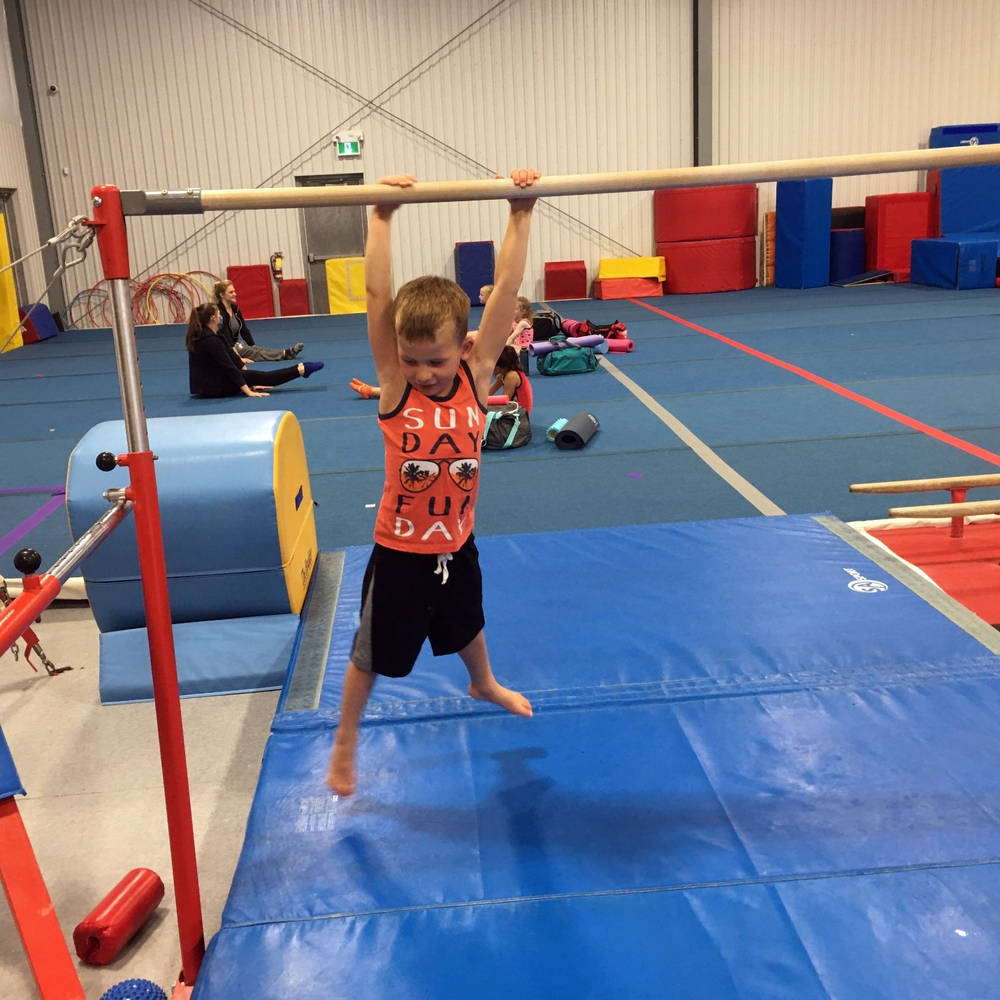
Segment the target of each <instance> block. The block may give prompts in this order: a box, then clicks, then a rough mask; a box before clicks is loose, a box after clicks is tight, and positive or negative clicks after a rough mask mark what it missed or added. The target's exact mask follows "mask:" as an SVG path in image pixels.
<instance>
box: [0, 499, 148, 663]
mask: <svg viewBox="0 0 1000 1000" xmlns="http://www.w3.org/2000/svg"><path fill="white" fill-rule="evenodd" d="M131 508H132V501H131V500H124V499H122V500H118V501H117V502H116V503H115V504H114V506H112V507H110V508H109V509H108V510H107V511H105V512H104V513H103V514H102V515H101V516H100V517H99V518H98V519H97V520H96V521H95V522H94V523H93V524H92V525H91V526H90V527H89V528H88V529H87V530H86V531H85V532H83V534H82V535H80V537H79V538H78V539H77V540H76V541H75V542H74V543H73V544H72V545H71V546H70V547H69V548H68V549H67V550H66V551H65V552H64V553H63V554H62V555H61V556H60V557H59V558H58V559H57V560H56V561H55V562H54V563H53V564H52V565H51V567H49V569H48V570H47V571H46V572H45V573H42V574H40V575H39V576H37V577H27V578H26V579H27V581H28V582H29V583H31V582H32V581H34V583H35V586H28V585H26V586H25V587H24V589H23V590H22V591H21V594H20V596H18V597H15V598H14V600H13V601H11V602H10V604H8V605H7V607H5V608H3V609H2V610H0V649H9V648H10V647H11V646H12V645H13V644H14V642H15V641H16V640H17V638H18V636H19V635H21V633H22V632H24V630H25V629H26V628H28V626H30V625H31V623H32V622H33V621H34V620H35V619H36V618H37V617H38V616H39V615H40V614H41V613H42V612H43V611H44V610H45V609H46V608H47V607H48V606H49V605H50V604H51V603H52V602H53V601H54V600H55V599H56V598H57V597H58V596H59V591H60V589H61V587H62V584H63V583H64V582H65V581H66V579H67V578H68V577H69V575H70V573H72V572H73V570H74V569H75V568H76V566H77V564H78V563H80V562H82V561H83V560H84V559H86V557H87V556H89V555H90V553H91V552H93V551H94V549H96V548H97V546H98V545H100V544H101V542H103V541H104V539H105V538H107V536H108V535H109V534H111V532H112V531H113V530H114V528H116V527H117V526H118V524H119V523H120V522H121V520H122V518H124V517H125V515H126V514H127V513H128V512H129V510H131Z"/></svg>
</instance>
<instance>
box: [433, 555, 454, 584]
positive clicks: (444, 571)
mask: <svg viewBox="0 0 1000 1000" xmlns="http://www.w3.org/2000/svg"><path fill="white" fill-rule="evenodd" d="M451 559H452V554H451V553H450V552H439V553H438V557H437V561H438V564H437V569H436V570H434V575H435V576H438V575H440V577H441V586H442V587H443V586H444V585H445V584H446V583H447V582H448V563H450V562H451Z"/></svg>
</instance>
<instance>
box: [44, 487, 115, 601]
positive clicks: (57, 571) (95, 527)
mask: <svg viewBox="0 0 1000 1000" xmlns="http://www.w3.org/2000/svg"><path fill="white" fill-rule="evenodd" d="M131 509H132V501H131V500H125V499H121V500H117V501H116V502H115V503H114V504H112V505H111V507H109V508H108V509H107V510H106V511H105V512H104V513H103V514H102V515H101V516H100V517H99V518H98V519H97V520H96V521H95V522H94V523H93V524H92V525H91V526H90V527H89V528H88V529H87V530H86V531H84V532H83V533H82V534H81V535H80V537H79V538H78V539H77V540H76V541H75V542H74V543H73V544H72V545H71V546H70V547H69V548H68V549H67V550H66V551H65V552H64V553H63V554H62V555H61V556H60V557H59V558H58V559H57V560H56V561H55V562H54V563H53V564H52V565H51V566H50V567H49V569H48V573H49V576H54V577H55V578H56V579H57V580H58V581H59V582H60V583H65V582H66V581H67V580H68V579H69V575H70V573H72V572H73V570H74V569H76V567H77V565H78V564H79V563H81V562H83V560H84V559H86V558H87V556H89V555H90V553H91V552H93V551H94V549H96V548H97V546H98V545H100V544H101V542H103V541H104V539H105V538H107V537H108V535H110V534H111V532H112V531H114V529H115V528H117V527H118V525H119V524H121V522H122V521H123V520H124V519H125V515H126V514H127V513H128V512H129V511H130V510H131Z"/></svg>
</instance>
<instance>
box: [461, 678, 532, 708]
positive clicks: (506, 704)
mask: <svg viewBox="0 0 1000 1000" xmlns="http://www.w3.org/2000/svg"><path fill="white" fill-rule="evenodd" d="M469 694H470V695H472V697H473V698H478V699H479V700H480V701H491V702H493V704H494V705H499V706H500V707H501V708H505V709H507V711H508V712H510V713H511V714H512V715H531V702H530V701H528V699H527V698H525V697H524V695H523V694H521V692H520V691H512V690H511V689H510V688H505V687H504V686H503V685H502V684H496V683H494V684H493V685H492V686H491V687H488V688H478V687H476V686H475V685H473V684H470V685H469Z"/></svg>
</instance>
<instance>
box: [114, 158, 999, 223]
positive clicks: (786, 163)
mask: <svg viewBox="0 0 1000 1000" xmlns="http://www.w3.org/2000/svg"><path fill="white" fill-rule="evenodd" d="M986 163H1000V144H995V143H986V144H982V145H978V146H947V147H944V148H941V149H909V150H902V151H900V152H895V153H864V154H851V155H848V156H825V157H814V158H810V159H804V160H771V161H768V162H763V163H731V164H718V165H712V166H706V167H673V168H669V169H665V170H632V171H622V172H619V173H604V174H563V175H558V176H553V177H542V178H541V179H540V180H537V181H536V182H535V183H534V184H532V185H531V186H530V187H527V188H521V187H518V186H517V185H516V184H515V183H514V182H513V181H512V180H509V179H508V180H479V181H476V180H472V181H419V182H418V183H416V184H414V185H413V186H412V187H408V188H393V187H387V186H386V185H384V184H332V185H322V186H319V187H292V188H237V189H232V190H218V191H197V190H195V189H193V188H192V189H190V190H188V191H186V192H170V191H150V192H141V191H138V192H137V191H122V193H121V196H122V206H123V210H124V211H125V214H126V215H166V214H171V215H173V214H178V213H184V212H187V213H198V212H202V211H208V212H213V211H218V212H222V211H229V210H231V209H263V208H301V207H310V206H317V205H375V204H383V205H397V204H404V203H426V202H440V201H496V200H500V199H507V198H552V197H556V196H558V195H571V194H612V193H617V192H622V191H654V190H656V189H658V188H676V187H709V186H712V185H715V184H750V183H764V182H766V181H780V180H804V179H806V178H809V177H848V176H852V175H857V174H886V173H896V172H898V171H903V170H933V169H935V168H937V167H972V166H981V165H983V164H986ZM126 206H127V208H126Z"/></svg>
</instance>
